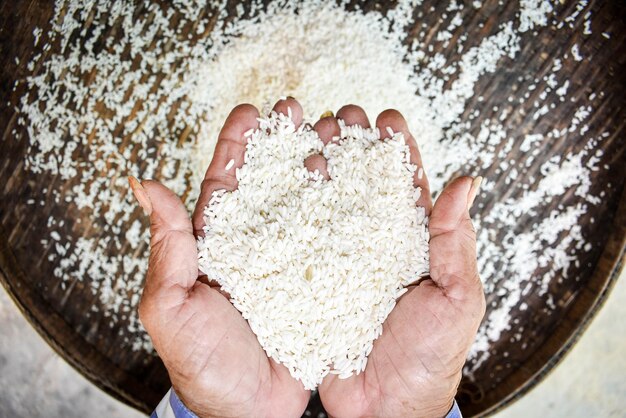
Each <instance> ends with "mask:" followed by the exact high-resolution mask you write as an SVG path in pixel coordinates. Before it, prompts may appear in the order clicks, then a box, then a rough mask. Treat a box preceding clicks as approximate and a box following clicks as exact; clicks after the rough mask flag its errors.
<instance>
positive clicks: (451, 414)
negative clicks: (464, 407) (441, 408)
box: [445, 400, 463, 418]
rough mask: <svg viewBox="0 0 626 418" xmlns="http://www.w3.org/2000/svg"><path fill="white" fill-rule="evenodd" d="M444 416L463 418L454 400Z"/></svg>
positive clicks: (447, 417)
mask: <svg viewBox="0 0 626 418" xmlns="http://www.w3.org/2000/svg"><path fill="white" fill-rule="evenodd" d="M445 418H463V415H462V414H461V410H460V409H459V405H458V404H457V403H456V400H455V401H454V403H453V404H452V409H450V412H448V415H446V417H445Z"/></svg>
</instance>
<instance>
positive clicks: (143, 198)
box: [128, 176, 152, 216]
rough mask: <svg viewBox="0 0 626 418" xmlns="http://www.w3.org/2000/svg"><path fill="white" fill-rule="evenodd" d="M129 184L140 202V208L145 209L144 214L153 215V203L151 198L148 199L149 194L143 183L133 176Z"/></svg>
mask: <svg viewBox="0 0 626 418" xmlns="http://www.w3.org/2000/svg"><path fill="white" fill-rule="evenodd" d="M128 184H129V185H130V189H131V190H132V191H133V194H134V195H135V199H137V202H139V206H141V208H142V209H143V213H145V214H146V216H150V214H151V213H152V202H151V201H150V197H148V193H146V189H144V188H143V186H142V185H141V183H139V180H137V179H136V178H135V177H133V176H128Z"/></svg>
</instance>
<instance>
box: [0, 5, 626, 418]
mask: <svg viewBox="0 0 626 418" xmlns="http://www.w3.org/2000/svg"><path fill="white" fill-rule="evenodd" d="M509 3H510V4H508V3H507V5H506V6H505V7H498V2H497V1H486V2H484V6H483V7H482V8H481V9H479V10H474V9H473V8H471V7H467V8H466V10H465V11H464V13H465V16H466V18H467V19H468V21H471V22H472V27H474V26H475V30H473V29H471V28H469V29H468V27H465V28H461V29H459V31H458V33H454V38H453V39H456V38H457V37H458V36H459V34H460V33H462V31H465V30H468V31H469V32H470V34H472V35H473V36H471V37H470V38H469V39H468V41H467V43H466V48H465V50H467V49H468V48H469V47H471V46H475V45H478V43H479V42H480V40H481V39H482V38H484V37H485V36H488V35H489V34H493V33H495V32H496V31H497V26H498V25H499V24H500V23H501V22H503V21H506V20H509V19H515V11H516V10H515V9H516V7H517V2H509ZM389 4H390V3H388V2H379V3H378V4H376V3H375V2H365V3H362V6H363V8H364V9H365V10H367V9H369V8H377V9H380V8H381V7H382V8H385V7H389V6H388V5H389ZM431 4H432V6H433V7H434V8H435V11H434V12H429V13H426V14H425V16H424V17H423V18H421V19H420V20H419V23H421V22H422V21H426V22H427V23H429V26H428V31H429V32H428V33H427V36H426V39H429V37H432V36H433V35H434V34H435V33H436V32H437V31H438V30H440V28H441V27H442V26H443V24H441V23H438V22H437V19H438V16H439V15H440V14H441V13H443V11H444V9H445V6H446V5H447V2H446V3H445V4H444V3H442V2H436V1H432V2H430V1H425V2H424V5H423V6H422V7H424V10H429V8H430V7H431ZM381 5H382V6H381ZM575 5H576V3H575V2H565V3H564V4H563V5H561V6H560V7H559V9H558V11H557V15H558V16H559V17H561V18H562V17H563V16H568V15H570V14H571V13H572V11H573V9H574V8H575ZM590 7H591V10H592V11H593V16H594V17H593V22H594V26H593V35H591V36H589V37H582V35H581V31H580V30H577V31H572V30H566V29H564V30H556V29H554V27H552V26H551V25H549V26H546V27H544V28H541V29H540V30H539V31H538V32H539V33H538V35H537V36H536V38H534V39H530V37H531V36H532V34H531V33H528V34H526V35H524V36H523V37H522V51H521V52H520V53H519V55H518V56H517V58H516V59H515V60H514V61H513V60H508V61H507V65H506V66H503V67H502V69H501V70H500V71H498V72H497V73H495V74H493V75H492V76H489V77H483V78H482V79H481V81H480V82H479V83H478V85H477V86H476V94H475V96H474V98H472V99H470V101H469V103H468V105H467V107H466V108H467V109H468V111H467V112H466V114H464V115H463V118H464V119H465V120H468V121H471V128H470V132H472V133H473V134H476V133H477V132H478V130H479V128H480V123H481V121H482V120H483V119H484V118H485V117H490V116H492V115H491V114H490V109H492V108H493V107H494V106H500V107H502V106H509V107H513V106H516V107H520V106H521V107H522V108H525V109H528V111H527V112H526V115H523V114H522V113H521V112H511V116H510V117H508V118H507V119H506V120H504V121H503V122H502V123H503V124H504V125H505V126H507V129H508V130H509V132H510V133H511V134H512V135H515V136H517V137H522V136H523V135H524V134H526V133H529V132H548V131H550V130H552V129H553V128H559V129H561V128H563V127H565V126H567V124H566V123H567V122H566V121H567V120H569V119H571V114H572V113H573V112H574V111H575V109H576V108H578V107H579V106H580V105H581V104H585V103H590V104H592V105H593V107H594V108H595V111H594V116H593V117H592V120H591V122H590V124H589V125H590V132H589V133H588V134H587V136H592V135H593V136H596V135H598V134H600V133H602V132H605V131H606V132H609V133H610V136H609V137H608V138H606V140H605V141H604V142H603V143H602V148H603V150H604V151H605V154H604V155H603V156H602V158H601V161H600V163H599V166H604V165H607V166H608V169H606V170H605V169H602V170H599V171H597V172H593V173H592V183H593V185H592V192H595V193H596V194H597V193H599V192H600V191H605V196H604V198H603V201H602V203H601V204H599V205H596V206H590V210H589V213H588V214H586V215H585V216H584V217H583V234H584V236H585V237H587V238H588V240H589V241H590V242H592V243H593V250H592V251H590V252H583V251H581V252H580V253H579V254H577V256H578V259H579V261H580V267H579V268H577V269H576V270H575V271H574V272H571V271H570V274H573V275H575V277H576V279H577V280H568V281H566V282H565V285H562V286H559V285H558V283H557V279H558V277H557V278H555V280H553V282H554V283H551V285H550V291H551V293H552V294H553V296H554V301H555V305H556V309H554V310H553V311H551V312H550V313H549V314H546V312H545V311H543V310H542V308H543V306H544V301H543V300H542V299H541V298H538V297H535V296H533V295H530V296H529V297H528V299H527V300H525V301H526V302H527V303H528V305H529V306H530V308H529V309H528V310H526V311H523V312H522V311H515V312H514V318H515V319H519V320H520V322H521V323H522V324H524V326H525V328H526V331H525V333H524V343H525V345H526V347H525V348H524V349H521V347H519V345H520V344H519V343H517V342H511V337H512V333H513V331H511V332H505V333H503V335H502V336H501V338H500V339H499V341H497V342H496V343H494V344H493V345H492V347H491V352H492V355H491V357H490V358H489V360H488V361H486V362H485V363H484V364H483V365H482V366H481V367H480V369H479V370H478V371H477V372H476V375H475V379H474V381H473V382H471V381H470V380H468V379H464V380H463V383H462V385H461V388H460V390H459V396H458V399H459V402H460V403H461V406H462V410H463V411H464V413H465V415H466V416H472V415H482V414H488V413H491V412H493V411H495V410H497V409H499V408H501V407H503V406H504V405H506V404H507V403H509V402H511V401H512V400H514V399H515V398H517V397H519V396H521V395H522V394H523V393H524V392H525V391H526V390H528V388H530V387H532V386H533V385H534V384H536V383H537V382H538V381H539V380H541V378H542V377H543V376H544V375H545V374H546V373H547V372H548V371H549V370H550V369H551V368H552V367H553V366H554V365H555V364H556V363H558V361H559V360H560V359H561V358H562V356H563V355H564V354H565V353H566V352H567V351H568V349H569V348H570V347H571V346H572V344H574V342H575V341H576V339H577V338H578V337H579V336H580V334H581V332H582V331H583V330H584V328H585V327H586V325H587V324H588V322H589V321H590V319H591V318H592V317H593V315H594V314H595V312H596V311H597V309H598V308H599V306H600V305H601V303H602V302H603V301H604V300H605V298H606V297H607V295H608V292H609V290H610V287H611V285H612V283H613V282H614V280H615V279H616V277H617V274H618V271H619V269H620V267H621V262H622V260H623V256H624V248H625V236H626V195H625V194H624V178H625V175H626V164H624V163H625V161H624V150H625V148H626V141H625V138H624V134H625V130H624V125H625V123H626V122H625V121H626V113H625V111H624V97H626V86H625V83H624V78H625V76H624V64H625V63H624V61H625V60H626V39H625V37H626V30H625V27H624V23H625V19H626V15H625V12H624V8H623V6H622V5H621V4H620V2H617V1H614V2H602V1H597V2H591V6H590ZM52 14H53V4H52V2H49V1H43V0H40V1H37V0H33V1H23V2H21V1H17V2H2V4H0V52H1V54H2V55H1V56H2V57H3V59H4V62H3V65H2V69H1V70H0V91H1V92H2V98H3V100H2V103H1V104H0V126H1V127H2V135H3V137H2V142H0V193H1V196H2V199H1V202H0V279H1V281H2V283H3V284H4V286H5V287H6V289H7V290H8V292H9V294H10V295H11V296H12V297H13V299H14V301H15V302H16V304H17V305H18V306H19V307H20V309H21V310H22V312H23V313H24V315H25V316H26V317H27V318H28V319H29V321H30V322H31V323H32V324H33V326H34V327H35V328H36V329H37V330H38V331H39V333H40V334H41V335H42V336H43V338H45V340H46V341H47V342H48V343H49V344H50V345H51V346H52V347H53V348H54V349H55V350H56V351H57V352H59V353H60V354H61V355H62V356H63V357H64V358H65V359H66V360H67V361H68V362H70V364H72V365H73V366H74V367H76V368H77V369H78V370H79V371H80V372H81V373H82V374H84V375H85V376H86V377H87V378H88V379H90V380H91V381H92V382H94V383H95V384H96V385H98V386H99V387H101V388H102V389H104V390H105V391H107V392H108V393H110V394H111V395H113V396H115V397H116V398H118V399H120V400H122V401H124V402H126V403H128V404H130V405H132V406H134V407H136V408H138V409H140V410H143V411H146V412H147V411H149V410H151V409H152V408H153V407H154V406H155V405H156V404H157V402H158V401H159V400H160V397H161V396H162V395H163V393H164V392H165V391H166V390H167V388H168V387H169V382H168V379H167V374H166V372H165V370H164V368H163V366H162V364H161V362H160V361H159V359H158V358H157V357H153V356H149V355H146V354H145V353H142V352H134V351H132V350H131V349H130V347H128V346H127V345H125V344H124V343H123V338H124V328H123V327H124V324H123V323H120V325H119V328H110V327H109V326H108V325H109V321H108V320H107V318H104V317H103V316H99V315H97V314H91V313H90V307H91V306H92V305H93V304H97V303H99V302H98V299H97V296H94V295H93V294H92V292H91V289H90V287H89V285H88V283H89V278H88V277H87V278H85V279H84V281H83V282H79V283H76V285H74V286H72V287H70V288H68V289H66V290H65V289H62V288H61V287H60V286H59V280H58V279H57V278H55V277H54V276H53V275H52V274H51V271H52V269H53V268H54V266H55V264H54V262H49V261H48V260H47V257H46V255H47V249H46V248H42V245H41V243H40V238H41V234H42V233H43V232H45V231H46V228H47V227H46V220H47V219H48V217H49V216H50V215H54V216H56V217H58V218H63V219H66V220H67V227H66V230H65V232H66V233H68V234H76V235H80V234H90V233H93V232H92V231H90V230H89V229H88V228H85V227H84V226H83V227H81V226H79V225H76V224H75V223H73V222H72V220H73V219H77V218H80V217H81V216H83V215H82V214H81V212H80V211H77V210H76V209H75V208H73V207H72V206H71V205H70V206H65V205H56V204H53V203H52V202H53V199H52V198H51V196H50V194H49V191H50V190H51V189H53V188H62V187H63V182H62V181H61V180H60V179H59V178H57V177H55V176H52V175H50V174H47V173H43V174H33V173H32V172H30V171H28V170H26V169H25V167H24V155H25V153H26V150H27V145H28V140H27V137H26V134H25V132H24V129H23V128H21V127H20V126H19V125H17V123H16V120H17V116H16V113H15V110H14V106H15V105H16V104H17V103H18V101H19V99H20V97H21V96H22V95H23V94H24V93H25V87H24V86H23V85H22V86H20V87H19V88H18V89H17V90H15V91H13V85H14V82H15V80H18V79H19V80H23V79H24V78H25V77H26V76H28V75H29V74H30V72H29V71H28V70H27V69H26V64H27V63H28V61H29V59H30V58H31V57H32V56H33V55H34V54H35V53H38V52H39V51H38V48H40V47H41V46H42V44H40V45H39V47H34V46H33V35H32V30H33V28H34V27H41V28H44V29H46V28H48V27H49V25H50V19H51V17H52ZM450 17H451V16H450ZM481 23H482V24H483V25H482V27H480V26H479V24H481ZM439 25H442V26H439ZM418 31H419V30H417V28H416V29H415V30H413V29H410V30H409V31H408V32H409V34H410V35H409V40H410V37H411V36H415V33H416V32H418ZM603 31H606V32H609V33H611V40H610V42H607V41H606V39H604V38H603V37H602V36H601V32H603ZM574 44H579V45H580V47H581V53H582V54H583V55H585V56H587V57H589V56H591V57H592V59H591V60H585V61H582V62H579V63H572V62H571V60H570V61H565V62H564V68H563V70H561V72H560V73H559V79H561V78H563V79H565V78H566V79H568V80H570V83H571V86H570V90H569V92H568V97H573V98H574V100H573V101H571V102H569V103H565V104H564V105H560V106H559V108H558V111H555V112H551V113H549V114H548V115H546V116H544V117H542V118H540V119H539V120H537V121H535V120H533V119H532V116H531V115H532V113H533V111H531V110H530V109H531V107H532V98H531V99H529V100H528V101H526V102H525V103H523V104H522V105H517V104H510V103H507V102H506V99H507V97H508V96H509V95H510V91H518V92H519V94H520V96H519V97H521V95H522V93H523V92H524V91H525V90H526V87H527V86H528V85H529V84H532V83H533V78H535V77H542V76H543V75H545V74H547V72H548V71H549V66H550V65H549V62H550V61H549V60H548V58H549V57H554V56H562V55H563V54H564V53H565V52H566V51H569V50H570V48H571V46H572V45H574ZM51 51H54V48H53V49H52V50H51ZM439 52H441V53H442V54H444V55H445V56H446V57H448V58H450V59H458V58H460V55H459V54H458V53H457V52H456V50H455V48H454V47H453V46H450V47H449V48H447V49H443V50H440V51H439ZM15 57H18V58H19V64H17V63H16V62H15V60H14V58H15ZM44 58H45V57H44ZM36 71H37V69H35V72H36ZM529 75H530V78H529V77H528V76H529ZM600 91H603V92H604V93H605V94H604V96H603V97H600V96H598V97H596V99H594V100H593V101H592V102H589V99H588V97H589V94H590V93H591V92H600ZM479 96H483V97H484V100H483V101H478V99H477V98H478V97H479ZM474 109H478V110H480V111H481V116H480V117H478V118H476V119H473V120H472V119H471V118H470V112H471V111H473V110H474ZM568 115H569V116H570V118H569V119H568V117H567V116H568ZM14 130H16V132H17V133H18V135H14V134H13V131H14ZM18 138H19V139H18ZM584 145H585V143H584V141H582V138H580V137H578V136H576V133H574V134H572V135H569V136H568V137H567V140H555V141H554V142H553V143H550V144H547V145H546V148H545V149H544V150H542V151H543V152H542V154H541V156H540V158H538V159H537V161H536V163H535V164H534V165H533V166H532V167H530V168H529V172H534V171H536V170H537V169H538V167H539V166H540V165H541V164H542V163H543V162H545V161H546V160H547V159H549V158H550V157H551V156H553V155H558V154H561V155H562V154H565V153H567V152H571V151H573V150H580V149H581V148H582V147H583V146H584ZM519 152H520V151H519V149H518V146H517V147H516V148H514V149H513V150H511V153H513V155H514V154H515V153H519ZM496 168H497V167H496V166H495V165H494V166H493V167H491V168H489V169H488V170H486V172H484V171H481V172H480V174H483V175H484V176H485V177H487V178H489V179H491V180H495V181H496V186H495V187H494V190H493V191H492V192H490V193H487V194H486V195H484V196H483V197H482V199H481V201H480V203H482V205H483V206H482V208H481V209H480V210H481V211H484V212H486V211H489V210H490V208H491V207H493V204H494V203H495V202H498V201H501V200H503V199H505V198H507V197H516V196H518V193H519V191H515V190H514V189H513V188H511V187H509V186H508V185H506V184H505V182H504V179H505V177H506V175H507V172H506V171H504V172H502V173H500V172H497V171H496ZM477 170H478V169H477V168H476V167H464V171H465V172H476V173H478V171H477ZM124 174H125V173H120V175H124ZM609 183H610V184H611V187H607V185H608V184H609ZM44 189H47V191H48V192H44V191H43V190H44ZM46 193H47V194H46ZM30 198H34V199H36V200H37V201H39V200H44V201H46V202H48V203H49V204H47V205H46V206H33V205H27V204H26V201H27V200H28V199H30ZM575 199H576V197H575V196H573V195H572V194H571V193H568V194H565V195H564V196H563V197H562V198H561V199H560V200H559V201H558V202H555V204H554V205H555V207H556V206H557V205H558V204H569V203H571V202H573V201H575ZM137 215H139V213H137ZM591 217H593V218H594V219H595V222H594V223H593V224H592V223H591V222H589V219H590V218H591ZM92 221H93V222H95V221H94V220H90V219H85V223H86V224H91V222H92ZM531 221H532V219H529V218H524V217H521V218H520V220H519V223H518V225H517V227H516V231H519V232H522V231H525V230H526V229H527V228H529V225H530V223H531ZM536 274H537V275H540V274H541V272H540V271H538V272H537V273H536ZM494 297H495V296H494V295H492V296H490V298H494ZM535 308H536V309H535ZM120 331H122V332H121V333H120ZM504 352H508V356H507V357H506V358H504V357H503V353H504ZM319 410H320V405H319V400H318V399H317V398H316V399H313V400H312V403H311V411H312V412H313V416H315V415H316V412H317V411H319Z"/></svg>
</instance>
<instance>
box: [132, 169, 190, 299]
mask: <svg viewBox="0 0 626 418" xmlns="http://www.w3.org/2000/svg"><path fill="white" fill-rule="evenodd" d="M129 183H130V186H131V189H132V190H133V194H134V195H135V197H136V198H137V201H138V202H139V204H140V205H141V207H142V208H143V209H144V211H145V212H146V214H147V215H149V216H150V261H149V264H148V273H147V276H146V285H145V289H144V294H143V297H142V305H146V306H145V307H144V308H149V307H150V306H151V305H152V304H153V302H154V300H157V299H158V304H159V305H160V307H165V308H167V307H172V306H177V305H179V304H180V303H182V302H183V301H184V300H185V298H186V295H187V292H188V291H189V289H191V288H192V287H193V285H194V283H195V282H196V279H197V278H198V257H197V250H196V240H195V238H194V236H193V230H192V227H191V220H190V219H189V214H188V213H187V210H186V208H185V206H184V205H183V203H182V202H181V201H180V199H179V198H178V196H176V195H175V194H174V193H173V192H172V191H171V190H169V189H168V188H167V187H165V186H163V185H162V184H161V183H159V182H157V181H153V180H144V181H143V182H142V183H139V181H137V179H135V178H134V177H129Z"/></svg>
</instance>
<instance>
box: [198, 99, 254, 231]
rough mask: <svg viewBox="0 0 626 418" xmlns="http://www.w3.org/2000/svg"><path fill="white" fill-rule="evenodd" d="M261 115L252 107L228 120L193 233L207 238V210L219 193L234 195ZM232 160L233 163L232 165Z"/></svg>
mask: <svg viewBox="0 0 626 418" xmlns="http://www.w3.org/2000/svg"><path fill="white" fill-rule="evenodd" d="M258 117H259V111H258V110H257V109H256V107H254V106H252V105H250V104H241V105H239V106H237V107H235V108H234V109H233V110H232V111H231V112H230V115H228V117H227V118H226V121H225V122H224V126H223V127H222V130H221V131H220V134H219V136H218V139H217V144H216V145H215V151H214V152H213V159H212V160H211V164H209V168H208V169H207V171H206V174H205V175H204V180H203V181H202V185H201V186H200V196H199V197H198V202H197V203H196V208H195V210H194V212H193V216H192V220H193V229H194V233H195V234H196V235H197V236H203V235H204V231H203V230H202V228H203V227H204V208H205V207H206V205H208V203H209V201H210V200H211V196H212V195H213V192H214V191H216V190H221V189H224V190H228V191H232V190H235V189H236V188H237V177H236V176H235V173H236V171H235V170H236V169H237V168H240V167H241V166H242V165H243V160H244V154H245V150H246V144H247V143H248V139H247V138H246V137H245V136H244V134H245V133H247V132H248V131H250V130H251V129H256V128H258V126H259V121H258V120H257V118H258ZM231 160H232V162H231Z"/></svg>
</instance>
